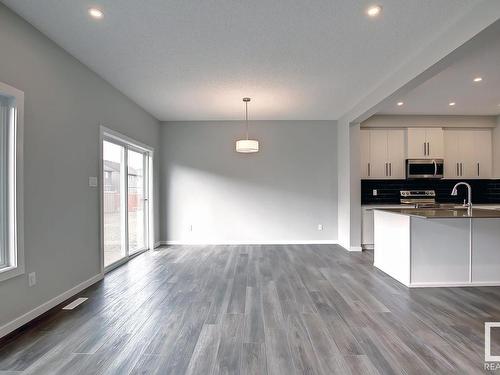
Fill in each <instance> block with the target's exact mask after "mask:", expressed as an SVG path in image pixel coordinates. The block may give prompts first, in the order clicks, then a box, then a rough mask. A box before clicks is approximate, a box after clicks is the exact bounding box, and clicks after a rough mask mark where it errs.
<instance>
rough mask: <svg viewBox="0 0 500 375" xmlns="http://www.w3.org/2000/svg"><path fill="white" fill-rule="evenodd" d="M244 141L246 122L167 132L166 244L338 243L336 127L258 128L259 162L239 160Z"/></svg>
mask: <svg viewBox="0 0 500 375" xmlns="http://www.w3.org/2000/svg"><path fill="white" fill-rule="evenodd" d="M242 135H244V125H243V122H241V121H235V122H168V123H163V124H162V126H161V143H162V152H161V172H160V176H161V194H160V195H161V198H162V199H163V200H162V201H161V217H162V218H161V222H162V228H161V239H162V240H163V241H181V242H210V243H231V242H247V243H249V242H268V243H273V242H279V241H285V242H290V241H311V240H313V241H328V240H336V239H337V171H336V166H337V161H336V160H337V152H336V148H337V141H336V123H335V121H255V122H251V126H250V135H251V136H252V135H253V136H255V137H256V138H257V139H259V140H260V146H261V151H260V152H259V153H257V154H247V155H245V154H238V153H236V152H235V150H234V146H235V141H236V140H237V139H238V137H240V136H242ZM318 224H322V225H323V227H324V229H323V231H318V229H317V227H318ZM191 225H192V226H193V230H192V231H190V226H191Z"/></svg>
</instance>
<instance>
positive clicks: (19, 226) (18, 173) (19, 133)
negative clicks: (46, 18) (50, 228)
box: [0, 82, 25, 282]
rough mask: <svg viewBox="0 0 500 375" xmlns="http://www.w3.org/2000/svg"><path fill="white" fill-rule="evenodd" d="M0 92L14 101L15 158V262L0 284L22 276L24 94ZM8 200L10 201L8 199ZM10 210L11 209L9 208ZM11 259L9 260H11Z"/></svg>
mask: <svg viewBox="0 0 500 375" xmlns="http://www.w3.org/2000/svg"><path fill="white" fill-rule="evenodd" d="M0 91H1V92H4V93H5V94H6V95H7V96H10V97H12V98H14V99H15V112H17V116H16V117H15V120H16V124H15V129H14V130H15V135H14V136H15V157H14V160H13V161H12V163H13V166H11V167H12V169H13V172H14V174H15V178H14V179H13V181H12V182H11V184H12V185H11V186H10V189H11V190H13V191H14V194H15V199H14V200H13V201H11V202H9V204H10V205H13V208H14V210H15V221H14V223H13V228H11V229H9V232H10V234H9V236H11V237H12V238H11V239H10V240H9V241H12V243H11V246H9V247H10V249H9V250H10V251H11V253H10V257H12V258H15V262H14V263H13V264H12V265H11V266H10V267H8V268H6V269H3V270H2V272H0V282H1V281H3V280H7V279H10V278H12V277H16V276H19V275H22V274H24V272H25V261H24V92H23V91H21V90H18V89H16V88H15V87H12V86H9V85H7V84H5V83H2V82H0ZM9 200H10V199H9ZM10 208H12V207H10ZM12 258H11V259H12Z"/></svg>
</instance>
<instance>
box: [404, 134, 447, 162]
mask: <svg viewBox="0 0 500 375" xmlns="http://www.w3.org/2000/svg"><path fill="white" fill-rule="evenodd" d="M443 138H444V136H443V129H441V128H408V133H407V144H408V152H407V156H408V159H442V158H443V157H444V141H443Z"/></svg>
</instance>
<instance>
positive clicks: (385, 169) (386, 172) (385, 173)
mask: <svg viewBox="0 0 500 375" xmlns="http://www.w3.org/2000/svg"><path fill="white" fill-rule="evenodd" d="M385 177H387V163H385Z"/></svg>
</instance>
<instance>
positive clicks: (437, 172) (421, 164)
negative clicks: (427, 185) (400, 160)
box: [406, 159, 444, 179]
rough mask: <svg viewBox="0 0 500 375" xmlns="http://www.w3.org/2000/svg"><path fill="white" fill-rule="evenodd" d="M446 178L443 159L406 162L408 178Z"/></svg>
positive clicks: (410, 160) (409, 160)
mask: <svg viewBox="0 0 500 375" xmlns="http://www.w3.org/2000/svg"><path fill="white" fill-rule="evenodd" d="M443 177H444V160H443V159H408V160H406V178H407V179H416V178H436V179H441V178H443Z"/></svg>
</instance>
